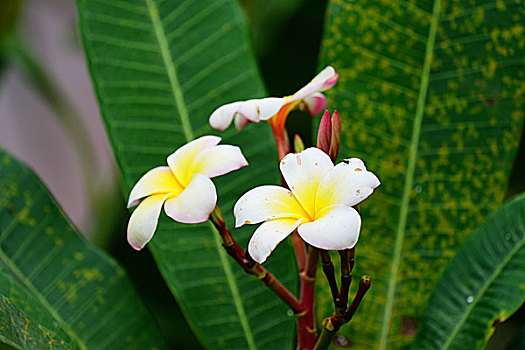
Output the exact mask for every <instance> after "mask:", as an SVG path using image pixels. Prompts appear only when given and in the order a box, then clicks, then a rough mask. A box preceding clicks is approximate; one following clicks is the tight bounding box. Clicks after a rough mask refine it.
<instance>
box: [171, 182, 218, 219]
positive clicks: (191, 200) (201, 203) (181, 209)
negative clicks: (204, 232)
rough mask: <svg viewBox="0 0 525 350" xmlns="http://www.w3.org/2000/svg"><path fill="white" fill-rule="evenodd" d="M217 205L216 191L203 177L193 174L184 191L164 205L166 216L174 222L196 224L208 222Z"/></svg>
mask: <svg viewBox="0 0 525 350" xmlns="http://www.w3.org/2000/svg"><path fill="white" fill-rule="evenodd" d="M216 204H217V191H216V190H215V185H214V184H213V182H212V181H211V180H210V179H209V178H208V177H207V176H205V175H201V174H195V175H194V176H193V178H192V180H191V182H190V184H189V185H188V187H186V189H185V190H184V191H183V192H182V193H181V194H180V195H179V196H177V197H173V198H171V197H170V198H169V199H168V200H167V201H166V204H164V211H165V212H166V215H168V216H169V217H170V218H172V219H173V220H175V221H178V222H183V223H186V224H196V223H199V222H204V221H206V220H208V217H209V216H210V213H211V212H212V211H213V209H214V208H215V205H216Z"/></svg>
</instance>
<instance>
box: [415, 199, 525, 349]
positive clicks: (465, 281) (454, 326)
mask: <svg viewBox="0 0 525 350" xmlns="http://www.w3.org/2000/svg"><path fill="white" fill-rule="evenodd" d="M524 266H525V195H521V196H519V197H518V198H516V199H515V200H513V201H511V202H510V203H508V204H506V205H505V206H503V207H502V208H501V209H500V210H498V211H497V212H495V213H494V214H492V215H491V216H490V217H489V218H488V219H487V221H486V222H485V223H483V224H482V225H481V226H480V227H479V228H477V229H476V230H475V231H474V232H473V233H472V235H471V236H470V237H469V238H468V239H467V241H466V242H465V244H464V245H463V246H462V247H461V249H460V250H459V251H458V253H457V255H456V256H455V257H454V259H452V261H451V262H450V264H449V265H448V267H447V269H446V270H445V272H444V273H443V276H441V279H440V280H439V282H438V284H437V285H436V290H435V291H434V294H433V296H432V298H431V299H430V302H429V305H428V309H427V312H426V314H425V317H424V319H423V324H422V326H421V330H420V332H419V333H418V336H417V337H416V340H415V342H414V349H443V350H444V349H481V348H483V346H484V345H485V343H486V342H487V340H488V339H489V336H490V335H491V334H492V332H493V331H494V325H495V324H496V323H497V322H503V321H505V320H506V319H507V318H508V317H509V316H511V315H512V314H513V313H514V312H515V311H516V310H517V309H518V308H519V307H520V306H521V304H523V302H524V301H525V269H524V268H523V267H524Z"/></svg>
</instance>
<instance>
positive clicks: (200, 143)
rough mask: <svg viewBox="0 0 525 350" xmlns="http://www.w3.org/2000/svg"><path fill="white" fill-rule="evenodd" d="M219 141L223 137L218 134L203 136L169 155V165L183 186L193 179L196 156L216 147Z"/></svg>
mask: <svg viewBox="0 0 525 350" xmlns="http://www.w3.org/2000/svg"><path fill="white" fill-rule="evenodd" d="M219 142H221V138H220V137H218V136H212V135H207V136H202V137H199V138H198V139H195V140H193V141H191V142H189V143H187V144H185V145H184V146H182V147H181V148H179V149H178V150H176V151H175V152H174V153H173V154H171V155H170V156H169V157H168V165H169V166H170V168H171V171H172V172H173V174H175V177H176V178H177V180H179V182H180V184H181V185H182V186H187V185H188V184H189V182H190V181H191V178H192V176H193V173H192V171H191V169H192V166H193V160H194V158H195V157H196V156H197V155H198V154H199V153H200V152H202V151H204V150H206V149H209V148H212V147H214V146H215V145H217V144H218V143H219Z"/></svg>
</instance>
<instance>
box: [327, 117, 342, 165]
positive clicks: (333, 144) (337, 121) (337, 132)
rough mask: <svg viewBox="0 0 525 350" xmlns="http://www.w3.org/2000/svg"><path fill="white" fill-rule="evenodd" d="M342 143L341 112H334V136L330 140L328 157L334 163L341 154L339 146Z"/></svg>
mask: <svg viewBox="0 0 525 350" xmlns="http://www.w3.org/2000/svg"><path fill="white" fill-rule="evenodd" d="M340 143H341V117H339V112H337V111H334V113H333V114H332V135H331V139H330V151H329V152H328V155H329V156H330V158H331V159H332V162H334V163H335V162H336V161H337V155H338V153H339V145H340Z"/></svg>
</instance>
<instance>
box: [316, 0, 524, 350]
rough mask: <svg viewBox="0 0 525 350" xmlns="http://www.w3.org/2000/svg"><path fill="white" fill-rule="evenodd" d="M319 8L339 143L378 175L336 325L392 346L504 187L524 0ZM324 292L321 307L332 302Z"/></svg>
mask: <svg viewBox="0 0 525 350" xmlns="http://www.w3.org/2000/svg"><path fill="white" fill-rule="evenodd" d="M326 18H327V20H326V28H325V33H324V38H323V43H322V53H321V62H320V66H321V67H324V66H325V65H327V64H331V65H332V66H334V68H335V69H336V71H337V72H338V73H339V76H340V78H339V81H338V83H337V86H336V88H334V89H332V90H330V91H327V97H328V100H329V106H331V108H337V109H338V111H339V112H340V114H341V120H342V127H343V136H342V139H341V152H340V153H339V154H340V155H341V157H345V158H346V157H351V156H352V157H359V158H361V159H363V160H364V161H365V163H366V165H367V167H368V168H369V169H370V170H371V171H373V172H374V173H375V174H377V176H378V177H379V179H380V180H381V183H382V185H381V187H380V188H378V190H377V191H376V193H375V194H374V195H373V196H372V197H371V198H370V199H368V200H367V201H365V202H364V203H363V204H362V205H361V206H360V209H361V214H362V218H363V228H362V234H361V238H360V240H359V243H358V245H357V247H356V269H357V270H356V273H357V274H359V273H367V274H369V275H371V276H372V288H371V290H370V292H369V293H368V294H367V296H366V298H365V300H364V303H363V304H362V305H361V308H360V309H359V311H358V313H357V314H356V317H355V319H354V321H353V322H351V324H349V325H347V326H345V327H343V329H342V331H341V334H342V335H344V336H345V337H348V338H350V340H351V342H352V343H353V348H354V349H398V348H400V347H403V346H405V345H408V344H410V343H411V342H412V340H413V337H414V335H415V334H416V332H417V329H418V325H419V324H420V320H421V316H422V314H423V311H424V307H425V305H426V303H427V301H428V298H429V296H430V293H431V291H432V290H433V286H434V284H435V283H436V280H437V278H438V276H439V275H440V273H441V272H442V271H443V269H444V268H445V266H446V264H447V263H448V261H449V260H450V259H451V257H452V256H454V254H455V252H456V250H457V249H458V247H459V246H460V245H461V243H463V242H464V240H465V238H466V237H467V235H468V234H469V233H470V232H471V231H472V230H473V229H474V228H475V227H476V226H478V225H479V224H480V223H481V222H483V220H484V219H485V217H486V215H487V214H488V213H490V212H491V211H493V210H494V209H496V208H498V207H499V206H500V205H501V203H502V201H503V198H504V195H505V190H506V185H507V181H508V176H509V174H510V169H511V167H512V163H513V160H514V157H515V153H516V149H517V146H518V144H519V140H520V133H521V130H522V125H523V115H524V112H523V111H524V99H523V93H524V89H525V86H524V78H525V69H524V59H523V57H524V53H525V49H524V48H525V35H524V34H525V26H524V20H525V17H524V8H523V2H522V1H518V0H507V1H501V0H497V1H486V0H472V1H466V0H465V1H463V0H461V1H459V0H448V1H446V0H429V1H394V0H374V1H350V0H331V1H329V5H328V13H327V17H326ZM321 298H322V299H323V300H325V301H326V300H328V298H327V297H323V296H321ZM323 305H324V306H321V308H320V309H319V310H320V311H321V312H320V314H319V316H320V317H326V315H329V314H330V313H331V311H332V306H331V305H330V303H329V302H326V303H323Z"/></svg>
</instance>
